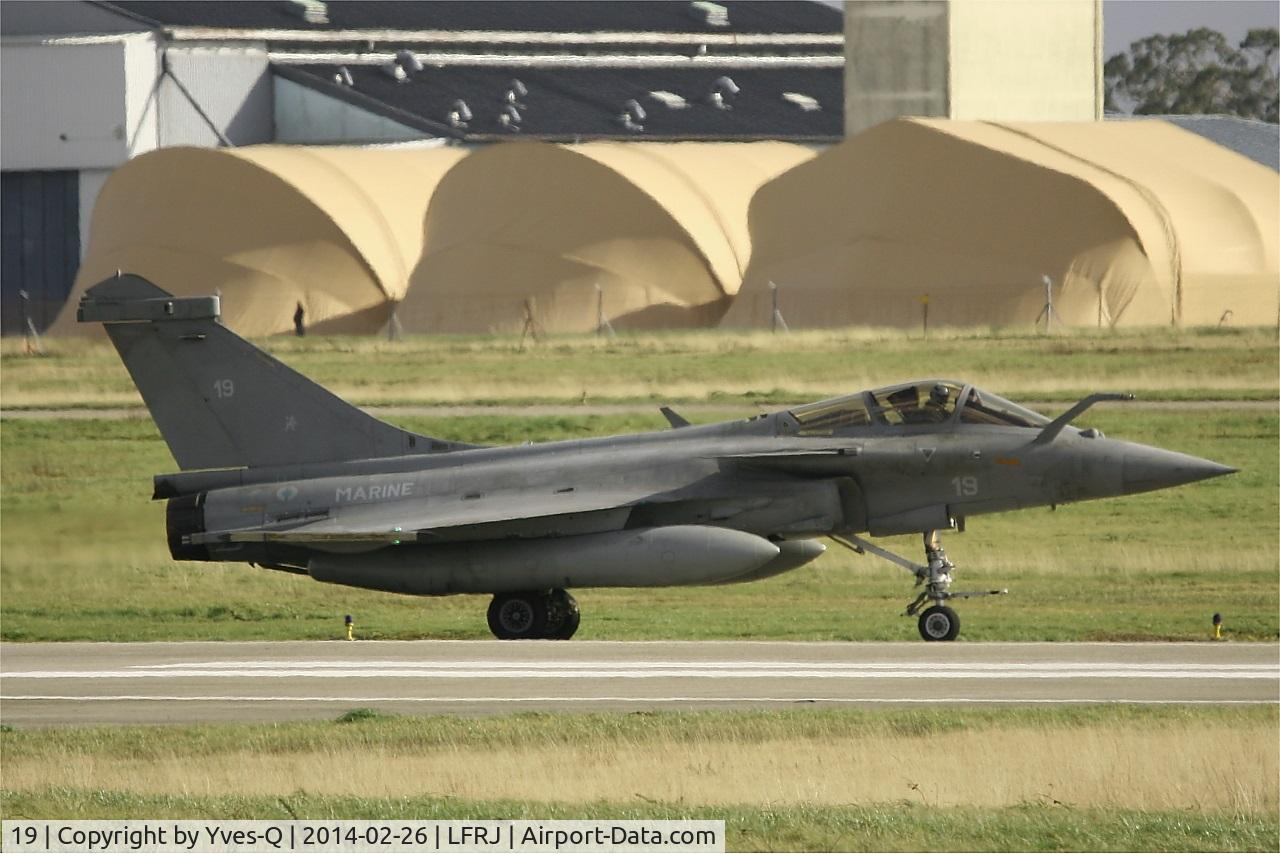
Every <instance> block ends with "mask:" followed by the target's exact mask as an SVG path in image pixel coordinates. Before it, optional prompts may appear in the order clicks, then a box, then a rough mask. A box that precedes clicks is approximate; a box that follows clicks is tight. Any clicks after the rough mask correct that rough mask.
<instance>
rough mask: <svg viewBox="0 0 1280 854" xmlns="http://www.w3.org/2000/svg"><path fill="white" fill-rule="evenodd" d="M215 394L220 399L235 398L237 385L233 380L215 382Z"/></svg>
mask: <svg viewBox="0 0 1280 854" xmlns="http://www.w3.org/2000/svg"><path fill="white" fill-rule="evenodd" d="M213 393H214V394H216V395H217V396H218V397H234V396H235V393H236V384H235V383H234V382H232V381H231V380H214V381H213Z"/></svg>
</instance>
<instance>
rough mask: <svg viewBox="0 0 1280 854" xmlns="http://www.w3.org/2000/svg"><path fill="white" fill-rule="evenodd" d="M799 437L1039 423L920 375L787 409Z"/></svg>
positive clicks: (1034, 415) (1012, 406) (981, 395)
mask: <svg viewBox="0 0 1280 854" xmlns="http://www.w3.org/2000/svg"><path fill="white" fill-rule="evenodd" d="M791 416H792V417H793V418H795V419H796V421H797V422H798V423H799V425H800V430H799V434H800V435H801V436H831V435H834V434H836V433H842V432H844V431H846V430H848V429H850V428H855V427H872V426H894V425H913V424H935V425H941V424H949V423H956V422H958V423H961V424H992V425H997V426H1001V427H1034V428H1040V427H1043V426H1044V425H1046V424H1048V423H1049V419H1048V418H1045V417H1044V416H1043V415H1041V414H1039V413H1038V412H1032V411H1031V410H1030V409H1026V408H1024V407H1021V406H1018V405H1017V404H1016V403H1012V402H1010V401H1008V400H1005V399H1004V398H1002V397H999V396H998V395H994V394H991V393H990V392H985V391H982V390H980V389H977V388H974V387H973V386H971V385H967V384H964V383H958V382H954V381H952V380H924V381H921V382H913V383H904V384H901V385H892V386H885V387H884V388H878V389H872V390H871V391H860V392H858V393H856V394H850V395H847V396H845V397H837V398H833V399H831V400H822V401H819V402H817V403H808V404H805V405H804V406H797V407H796V408H795V409H792V410H791Z"/></svg>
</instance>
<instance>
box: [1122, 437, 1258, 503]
mask: <svg viewBox="0 0 1280 854" xmlns="http://www.w3.org/2000/svg"><path fill="white" fill-rule="evenodd" d="M1237 471H1239V469H1235V468H1232V467H1231V466H1224V465H1221V464H1220V463H1215V462H1213V461H1212V460H1203V459H1201V458H1200V457H1193V456H1191V455H1189V454H1179V453H1177V452H1175V451H1163V450H1161V449H1159V448H1138V449H1134V450H1129V451H1126V452H1125V455H1124V461H1123V463H1122V464H1121V475H1120V477H1121V482H1122V483H1123V484H1124V491H1125V494H1129V493H1134V492H1150V491H1151V490H1153V489H1165V488H1167V487H1170V486H1180V485H1182V484H1184V483H1195V482H1196V481H1197V480H1207V479H1209V478H1211V477H1219V476H1220V475H1224V474H1234V473H1235V472H1237Z"/></svg>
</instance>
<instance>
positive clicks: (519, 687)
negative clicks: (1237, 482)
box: [0, 641, 1280, 726]
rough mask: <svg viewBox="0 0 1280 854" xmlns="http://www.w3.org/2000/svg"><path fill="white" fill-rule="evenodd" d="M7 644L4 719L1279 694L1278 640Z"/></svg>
mask: <svg viewBox="0 0 1280 854" xmlns="http://www.w3.org/2000/svg"><path fill="white" fill-rule="evenodd" d="M2 648H3V653H4V655H3V664H4V670H3V673H0V701H3V708H4V719H5V723H7V724H12V725H23V726H29V725H34V726H47V725H53V724H90V723H197V722H211V721H212V722H228V721H278V720H294V719H305V718H324V717H327V716H331V715H333V714H336V713H338V712H340V711H342V710H344V709H351V708H361V707H368V708H374V709H378V710H379V711H383V712H392V713H399V714H440V713H451V714H452V713H456V714H487V713H488V714H491V713H504V712H506V713H509V712H513V711H526V710H539V711H547V710H572V711H585V710H595V709H599V710H614V711H626V710H629V709H630V710H634V709H660V708H669V709H680V708H685V709H691V708H750V707H757V708H789V709H801V708H806V707H810V708H813V707H820V706H824V705H825V706H826V707H829V708H853V707H856V706H859V705H862V706H867V707H871V706H878V707H891V706H895V705H896V706H903V707H911V706H924V705H943V706H945V705H947V704H953V705H957V706H959V705H980V704H990V705H993V706H1014V705H1018V704H1026V705H1054V704H1061V705H1084V704H1090V703H1145V704H1160V705H1163V704H1172V703H1189V704H1195V705H1202V706H1209V705H1223V706H1227V705H1268V706H1272V707H1274V706H1276V705H1277V704H1280V646H1278V645H1276V644H1209V643H1200V644H978V643H975V644H951V645H947V644H924V643H916V644H841V643H774V642H732V641H721V642H709V643H694V642H666V641H655V642H649V643H625V642H609V641H597V642H588V643H582V644H562V643H552V642H546V643H529V644H507V643H503V642H499V641H451V642H450V641H446V642H434V641H395V642H393V641H370V642H367V643H351V644H349V643H345V642H339V641H334V642H293V643H269V642H244V643H239V642H226V643H209V642H205V643H185V644H167V643H154V644H152V643H139V644H4V645H2ZM291 694H292V695H296V696H290V695H291ZM699 695H702V696H699Z"/></svg>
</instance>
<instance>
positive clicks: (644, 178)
mask: <svg viewBox="0 0 1280 854" xmlns="http://www.w3.org/2000/svg"><path fill="white" fill-rule="evenodd" d="M812 156H813V152H812V151H811V150H810V149H809V148H807V147H804V146H799V145H793V144H789V143H780V142H749V143H638V142H637V143H631V142H628V143H617V142H589V143H585V144H581V145H572V146H566V145H553V144H546V143H540V142H512V143H502V144H497V145H491V146H488V147H486V148H483V149H479V150H477V151H475V152H473V153H472V154H471V155H469V156H468V157H467V158H466V159H465V160H463V161H462V162H460V163H459V164H458V165H457V166H456V167H454V168H453V169H452V170H451V171H450V172H449V174H448V175H447V176H446V177H445V178H444V179H443V180H442V181H441V182H440V184H439V186H438V188H437V189H436V192H435V196H434V197H433V199H432V200H431V206H430V209H429V211H428V214H427V227H426V237H425V241H426V242H425V246H424V248H423V254H422V258H421V261H420V262H419V263H418V265H417V267H416V268H415V269H414V271H413V273H412V274H411V285H410V288H409V293H408V295H407V296H406V298H405V301H404V303H403V304H401V305H400V306H398V307H397V309H396V314H397V318H398V320H399V321H400V323H401V325H402V326H403V327H404V329H405V330H407V331H414V332H519V331H521V329H522V328H524V326H525V324H526V323H528V322H529V321H532V322H533V323H534V324H536V327H537V328H538V329H541V330H545V331H550V332H582V331H590V330H592V329H595V328H596V326H597V324H598V322H599V315H598V312H599V311H600V310H601V309H603V312H604V315H605V318H606V319H607V320H609V322H610V323H611V324H612V325H613V326H615V327H616V328H618V329H626V328H631V329H635V328H664V327H689V326H708V325H714V324H715V323H716V322H717V321H718V320H719V318H720V316H721V314H722V313H723V312H724V309H725V308H726V307H727V302H728V298H729V297H731V296H732V295H733V294H735V293H737V290H738V287H739V285H740V284H741V281H742V272H743V270H744V269H745V268H746V265H747V262H748V260H749V257H750V252H751V243H750V238H749V233H748V228H747V210H748V206H749V204H750V200H751V197H752V195H753V194H754V193H755V191H756V189H757V188H758V187H759V186H760V185H761V184H763V183H765V182H766V181H768V180H770V179H771V178H774V177H776V176H777V175H779V174H782V173H783V172H785V171H786V170H787V169H789V168H791V167H792V166H794V165H796V164H797V163H800V162H803V161H804V160H806V159H809V158H810V157H812Z"/></svg>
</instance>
